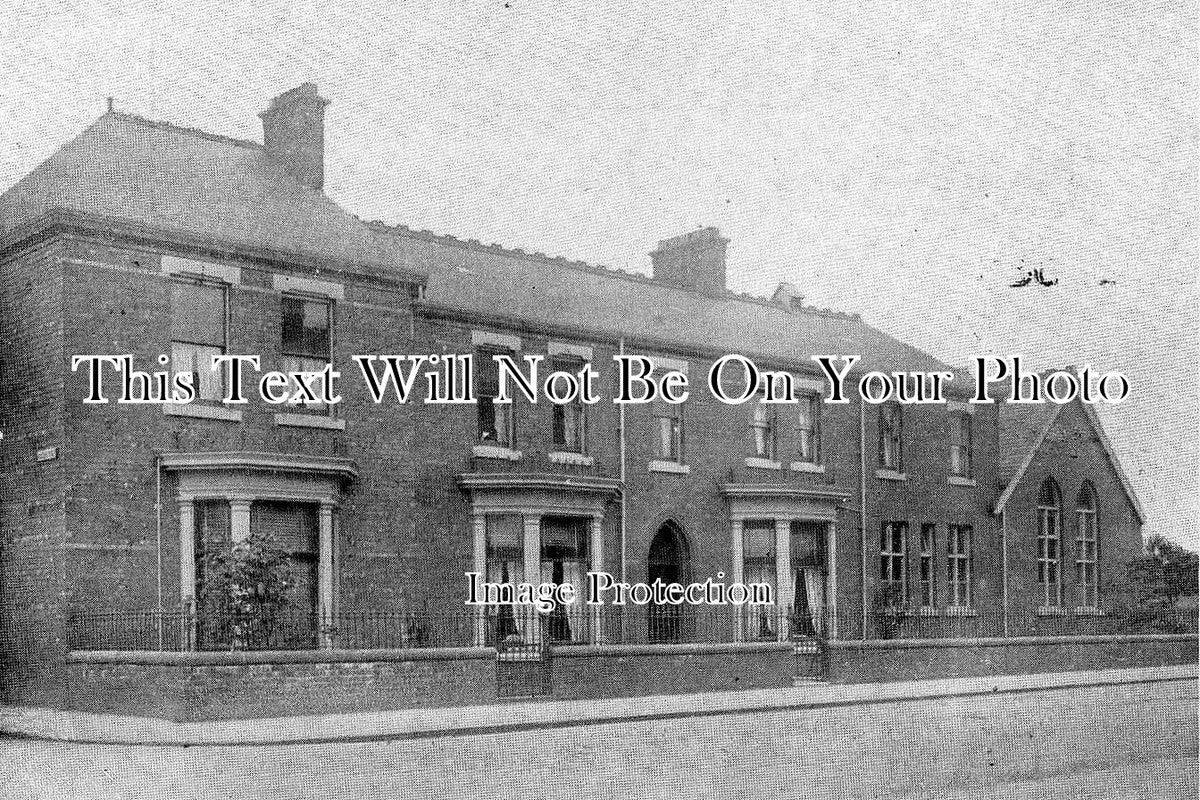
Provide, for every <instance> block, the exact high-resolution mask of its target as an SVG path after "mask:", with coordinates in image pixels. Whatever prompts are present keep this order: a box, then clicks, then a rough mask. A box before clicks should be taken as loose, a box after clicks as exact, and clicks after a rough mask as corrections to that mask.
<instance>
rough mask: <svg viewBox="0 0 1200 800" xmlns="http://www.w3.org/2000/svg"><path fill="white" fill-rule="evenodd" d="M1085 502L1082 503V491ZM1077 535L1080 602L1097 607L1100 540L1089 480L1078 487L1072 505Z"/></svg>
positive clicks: (1094, 497) (1094, 499)
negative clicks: (1076, 499) (1078, 490)
mask: <svg viewBox="0 0 1200 800" xmlns="http://www.w3.org/2000/svg"><path fill="white" fill-rule="evenodd" d="M1085 493H1086V495H1087V501H1088V503H1089V504H1088V505H1084V494H1085ZM1075 520H1076V525H1077V536H1076V539H1075V579H1076V584H1077V585H1078V587H1079V600H1080V603H1079V605H1080V606H1082V607H1083V608H1098V607H1099V605H1100V564H1099V561H1100V542H1099V536H1098V535H1097V534H1098V530H1099V528H1098V525H1097V517H1096V490H1095V488H1093V487H1092V485H1091V484H1090V483H1084V485H1083V487H1081V489H1080V493H1079V500H1078V501H1077V502H1076V504H1075Z"/></svg>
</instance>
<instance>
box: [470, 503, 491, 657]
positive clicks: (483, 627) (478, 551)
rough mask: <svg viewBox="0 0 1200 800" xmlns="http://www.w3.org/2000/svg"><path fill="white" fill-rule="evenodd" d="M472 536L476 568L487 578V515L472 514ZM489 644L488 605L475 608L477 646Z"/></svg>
mask: <svg viewBox="0 0 1200 800" xmlns="http://www.w3.org/2000/svg"><path fill="white" fill-rule="evenodd" d="M471 536H472V539H473V540H474V564H473V565H474V569H475V572H477V573H479V576H480V580H487V516H486V515H484V514H479V513H474V514H471ZM486 644H487V606H479V607H478V608H476V609H475V646H476V647H483V646H484V645H486Z"/></svg>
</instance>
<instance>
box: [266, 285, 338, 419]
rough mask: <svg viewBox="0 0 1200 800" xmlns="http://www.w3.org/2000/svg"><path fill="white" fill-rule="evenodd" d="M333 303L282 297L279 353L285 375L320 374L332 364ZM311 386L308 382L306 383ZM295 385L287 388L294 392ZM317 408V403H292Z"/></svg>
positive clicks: (287, 296)
mask: <svg viewBox="0 0 1200 800" xmlns="http://www.w3.org/2000/svg"><path fill="white" fill-rule="evenodd" d="M332 311H333V304H332V303H331V302H330V301H328V300H315V299H311V298H306V297H294V296H291V295H286V294H285V295H284V296H283V297H282V298H281V300H280V312H281V319H282V324H281V326H280V328H281V334H280V345H279V351H280V354H281V355H282V356H283V369H284V370H285V371H287V372H320V371H321V370H323V369H325V367H326V366H328V365H329V364H330V362H332V361H333V324H332V322H333V321H332V316H333V313H332ZM310 383H311V382H310ZM297 388H298V387H297V386H296V384H295V383H294V382H293V384H292V386H291V387H290V391H291V393H292V394H295V393H296V390H297ZM296 402H297V403H299V404H301V405H307V406H315V407H320V406H321V403H319V402H317V401H305V400H299V401H296Z"/></svg>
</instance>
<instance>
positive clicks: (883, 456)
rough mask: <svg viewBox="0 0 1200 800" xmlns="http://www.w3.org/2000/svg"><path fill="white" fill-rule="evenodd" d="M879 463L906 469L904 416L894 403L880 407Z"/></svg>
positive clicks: (891, 467) (882, 465)
mask: <svg viewBox="0 0 1200 800" xmlns="http://www.w3.org/2000/svg"><path fill="white" fill-rule="evenodd" d="M879 465H880V466H881V467H883V468H884V469H890V470H895V471H896V472H903V471H904V417H903V415H902V413H901V411H900V406H898V405H895V404H894V403H892V404H888V405H882V406H880V407H879Z"/></svg>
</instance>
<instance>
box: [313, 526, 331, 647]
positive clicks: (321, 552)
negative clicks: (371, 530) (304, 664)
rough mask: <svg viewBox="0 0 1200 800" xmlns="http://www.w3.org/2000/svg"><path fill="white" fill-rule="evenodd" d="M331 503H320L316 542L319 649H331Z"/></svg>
mask: <svg viewBox="0 0 1200 800" xmlns="http://www.w3.org/2000/svg"><path fill="white" fill-rule="evenodd" d="M333 570H334V564H333V503H321V511H320V526H319V536H318V541H317V610H318V611H317V613H318V622H319V624H320V626H321V647H323V648H326V649H331V648H332V647H333V635H332V632H331V631H330V628H331V626H332V625H333V624H334V611H335V609H334V605H335V600H334V596H333Z"/></svg>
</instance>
